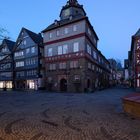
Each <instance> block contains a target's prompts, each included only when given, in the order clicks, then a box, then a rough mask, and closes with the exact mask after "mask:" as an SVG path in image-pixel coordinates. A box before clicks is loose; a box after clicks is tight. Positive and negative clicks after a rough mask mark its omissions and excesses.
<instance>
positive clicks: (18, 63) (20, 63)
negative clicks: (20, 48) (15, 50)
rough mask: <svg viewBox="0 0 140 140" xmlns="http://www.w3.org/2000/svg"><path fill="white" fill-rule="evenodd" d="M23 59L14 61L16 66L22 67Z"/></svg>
mask: <svg viewBox="0 0 140 140" xmlns="http://www.w3.org/2000/svg"><path fill="white" fill-rule="evenodd" d="M23 66H24V61H20V62H16V67H23Z"/></svg>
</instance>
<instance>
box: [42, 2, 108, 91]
mask: <svg viewBox="0 0 140 140" xmlns="http://www.w3.org/2000/svg"><path fill="white" fill-rule="evenodd" d="M42 33H43V41H44V56H45V69H46V78H45V80H46V82H45V84H46V88H47V90H48V91H57V92H90V91H94V90H96V89H103V88H106V87H108V86H109V75H110V63H109V61H108V60H107V59H106V58H105V57H104V55H103V54H102V53H101V52H100V51H99V50H98V48H97V45H98V40H99V38H98V36H97V34H96V32H95V30H94V28H93V27H92V25H91V23H90V21H89V19H88V17H87V15H86V12H85V10H84V8H83V5H80V4H79V3H78V1H77V0H68V2H67V4H66V5H65V6H63V8H62V10H61V12H60V20H55V21H54V23H52V24H51V25H50V26H48V27H47V28H46V29H44V30H43V31H42Z"/></svg>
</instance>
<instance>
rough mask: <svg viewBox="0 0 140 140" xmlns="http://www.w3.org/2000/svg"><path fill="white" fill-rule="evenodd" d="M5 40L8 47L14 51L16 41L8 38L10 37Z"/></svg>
mask: <svg viewBox="0 0 140 140" xmlns="http://www.w3.org/2000/svg"><path fill="white" fill-rule="evenodd" d="M4 41H5V43H6V44H7V47H8V48H9V50H10V51H11V52H12V51H13V48H14V45H15V42H14V41H11V40H8V39H4Z"/></svg>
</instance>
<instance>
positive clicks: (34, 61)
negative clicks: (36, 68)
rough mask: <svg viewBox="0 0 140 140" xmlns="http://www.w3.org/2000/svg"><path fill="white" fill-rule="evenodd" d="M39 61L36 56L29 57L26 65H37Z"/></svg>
mask: <svg viewBox="0 0 140 140" xmlns="http://www.w3.org/2000/svg"><path fill="white" fill-rule="evenodd" d="M36 62H37V59H36V58H31V59H27V60H26V65H27V66H28V65H35V64H36Z"/></svg>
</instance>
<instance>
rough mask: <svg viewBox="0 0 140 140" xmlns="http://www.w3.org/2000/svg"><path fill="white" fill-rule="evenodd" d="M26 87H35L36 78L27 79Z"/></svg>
mask: <svg viewBox="0 0 140 140" xmlns="http://www.w3.org/2000/svg"><path fill="white" fill-rule="evenodd" d="M27 85H28V89H33V90H35V89H37V84H36V80H27Z"/></svg>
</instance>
